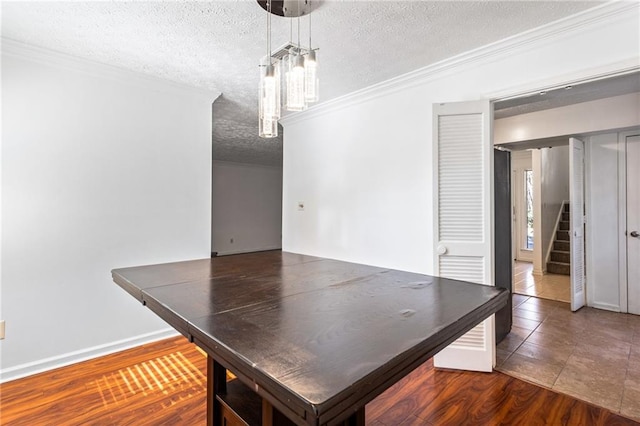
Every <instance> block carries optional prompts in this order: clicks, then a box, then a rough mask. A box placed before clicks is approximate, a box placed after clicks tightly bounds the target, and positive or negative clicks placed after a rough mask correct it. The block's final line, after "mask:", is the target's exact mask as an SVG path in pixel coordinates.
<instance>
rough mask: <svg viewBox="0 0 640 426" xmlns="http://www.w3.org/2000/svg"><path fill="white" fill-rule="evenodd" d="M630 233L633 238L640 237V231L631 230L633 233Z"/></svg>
mask: <svg viewBox="0 0 640 426" xmlns="http://www.w3.org/2000/svg"><path fill="white" fill-rule="evenodd" d="M629 235H631V236H632V237H633V238H638V237H640V234H638V231H631V233H630V234H629Z"/></svg>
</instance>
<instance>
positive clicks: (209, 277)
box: [112, 251, 508, 424]
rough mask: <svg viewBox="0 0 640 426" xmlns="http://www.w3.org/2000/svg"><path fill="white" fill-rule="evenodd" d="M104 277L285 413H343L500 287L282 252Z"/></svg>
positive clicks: (442, 339) (490, 302)
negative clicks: (109, 278)
mask: <svg viewBox="0 0 640 426" xmlns="http://www.w3.org/2000/svg"><path fill="white" fill-rule="evenodd" d="M112 275H113V279H114V281H115V282H116V283H117V284H118V285H120V286H121V287H122V288H124V289H125V290H126V291H128V292H129V293H130V294H131V295H133V296H134V297H136V298H137V299H138V300H140V301H141V302H142V303H144V304H146V305H147V306H148V307H149V308H150V309H151V310H152V311H153V312H155V313H156V314H157V315H159V316H160V317H161V318H163V319H164V320H165V321H167V322H168V323H169V324H170V325H172V326H173V327H174V328H176V330H178V331H180V332H181V333H182V334H184V335H185V336H187V337H188V338H190V339H192V340H193V341H195V342H196V344H198V345H199V346H200V347H201V348H203V349H204V350H205V351H206V352H207V353H208V354H209V355H210V356H212V357H213V358H214V359H215V360H216V361H218V362H219V363H221V364H222V365H223V366H225V367H226V368H229V369H230V370H231V371H233V372H234V373H235V374H236V375H237V376H238V377H239V378H240V379H241V380H242V381H244V382H245V384H247V385H249V386H250V387H251V388H252V389H254V390H255V391H256V392H258V393H259V394H261V395H262V396H263V397H265V398H267V400H269V401H270V402H271V403H272V404H273V405H274V406H275V407H276V408H279V409H280V410H284V412H285V414H287V412H288V413H289V414H291V413H294V414H296V415H298V416H300V418H302V419H306V420H305V423H311V424H316V423H317V424H324V423H333V422H334V421H338V420H339V419H343V418H345V417H348V415H349V414H351V413H352V412H353V407H354V406H355V407H358V406H360V407H361V406H364V404H366V403H367V402H369V401H371V400H372V399H373V398H375V397H376V396H377V395H379V394H380V393H382V392H383V391H384V390H385V389H387V388H388V387H390V386H391V385H393V384H394V383H395V382H396V381H398V380H399V379H400V378H402V377H404V376H405V375H406V374H408V373H409V372H410V371H411V370H413V369H414V368H416V367H417V366H418V365H420V364H421V363H423V362H424V361H426V360H427V359H428V358H430V357H432V356H433V355H434V354H435V353H437V352H438V351H440V350H441V349H443V348H444V347H446V346H447V345H448V344H449V343H451V342H453V341H454V340H455V339H457V338H458V337H460V336H461V335H462V334H464V333H465V332H467V331H468V330H470V329H471V328H473V327H474V326H475V325H477V324H478V323H479V322H480V321H482V320H484V319H485V318H487V317H488V316H489V315H491V314H492V313H494V312H496V311H497V310H498V309H500V308H501V307H503V306H504V305H505V304H506V302H507V298H508V294H507V291H505V290H500V289H497V288H495V287H490V286H483V285H477V284H471V283H467V282H463V281H457V280H449V279H444V278H437V277H431V276H427V275H421V274H414V273H409V272H402V271H395V270H389V269H384V268H378V267H373V266H366V265H359V264H353V263H348V262H341V261H337V260H330V259H323V258H318V257H312V256H304V255H298V254H292V253H286V252H280V251H270V252H261V253H251V254H244V255H235V256H224V257H216V258H213V259H202V260H193V261H186V262H177V263H168V264H162V265H150V266H140V267H133V268H122V269H115V270H113V271H112Z"/></svg>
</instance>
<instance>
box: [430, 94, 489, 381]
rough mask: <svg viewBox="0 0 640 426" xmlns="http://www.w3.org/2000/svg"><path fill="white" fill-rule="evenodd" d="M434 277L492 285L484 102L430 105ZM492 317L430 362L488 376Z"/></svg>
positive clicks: (487, 154) (437, 365)
mask: <svg viewBox="0 0 640 426" xmlns="http://www.w3.org/2000/svg"><path fill="white" fill-rule="evenodd" d="M433 111H434V113H433V114H434V118H433V121H434V122H433V126H434V139H433V145H434V188H433V191H434V225H435V226H434V241H435V246H436V247H435V250H434V253H435V259H434V266H435V274H436V275H439V276H442V277H446V278H453V279H459V280H464V281H471V282H475V283H479V284H485V285H494V273H493V174H492V171H493V143H492V140H491V125H492V109H491V105H490V103H489V101H477V102H463V103H451V104H435V105H434V106H433ZM494 333H495V332H494V316H493V315H492V316H491V317H490V318H488V319H487V320H485V321H483V322H481V323H480V324H478V325H477V326H476V327H475V328H473V329H472V330H470V331H469V332H468V333H467V334H465V335H464V336H462V337H460V338H459V339H458V340H456V341H455V342H453V343H452V344H451V345H449V346H448V347H447V348H445V349H444V350H442V351H441V352H440V353H438V354H437V355H436V356H435V357H434V365H435V366H436V367H440V368H453V369H463V370H475V371H491V370H492V369H493V366H494V364H495V343H494V342H495V334H494Z"/></svg>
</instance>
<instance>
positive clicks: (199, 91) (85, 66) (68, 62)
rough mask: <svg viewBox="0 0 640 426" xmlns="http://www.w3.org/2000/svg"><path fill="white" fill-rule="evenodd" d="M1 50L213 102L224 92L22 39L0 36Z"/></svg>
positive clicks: (11, 55) (25, 58) (140, 85)
mask: <svg viewBox="0 0 640 426" xmlns="http://www.w3.org/2000/svg"><path fill="white" fill-rule="evenodd" d="M0 50H1V51H2V56H7V57H14V58H19V59H23V60H27V61H31V62H35V63H38V64H41V65H46V66H52V67H55V68H58V69H63V70H67V71H72V72H79V73H82V74H86V75H90V76H93V77H99V78H105V79H108V80H115V81H118V82H121V83H125V84H132V85H135V86H137V87H145V88H148V89H151V90H160V91H164V92H171V93H174V94H182V95H191V96H193V95H195V96H198V97H204V98H206V99H207V100H209V101H211V102H213V101H214V100H216V99H217V98H218V97H219V96H220V95H221V92H218V91H215V90H209V89H203V88H199V87H194V86H189V85H186V84H181V83H177V82H174V81H171V80H165V79H162V78H159V77H154V76H151V75H147V74H143V73H139V72H135V71H131V70H127V69H125V68H120V67H116V66H113V65H108V64H104V63H102V62H96V61H92V60H89V59H84V58H80V57H77V56H73V55H68V54H66V53H62V52H57V51H55V50H50V49H45V48H42V47H38V46H33V45H30V44H26V43H22V42H19V41H16V40H12V39H9V38H5V37H2V38H0Z"/></svg>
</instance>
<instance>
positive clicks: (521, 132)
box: [493, 93, 640, 144]
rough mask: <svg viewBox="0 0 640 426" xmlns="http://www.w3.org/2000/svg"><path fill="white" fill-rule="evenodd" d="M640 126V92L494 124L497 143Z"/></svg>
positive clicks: (502, 119)
mask: <svg viewBox="0 0 640 426" xmlns="http://www.w3.org/2000/svg"><path fill="white" fill-rule="evenodd" d="M634 126H640V93H629V94H626V95H621V96H614V97H611V98H604V99H598V100H595V101H590V102H582V103H579V104H574V105H568V106H564V107H560V108H552V109H547V110H543V111H537V112H532V113H529V114H520V115H515V116H513V117H506V118H501V119H498V120H495V121H494V127H493V130H494V143H496V144H501V143H509V142H519V141H527V140H531V139H543V138H552V137H558V136H565V135H572V134H577V133H578V134H585V133H592V132H601V131H606V130H610V129H622V128H625V127H634Z"/></svg>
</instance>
